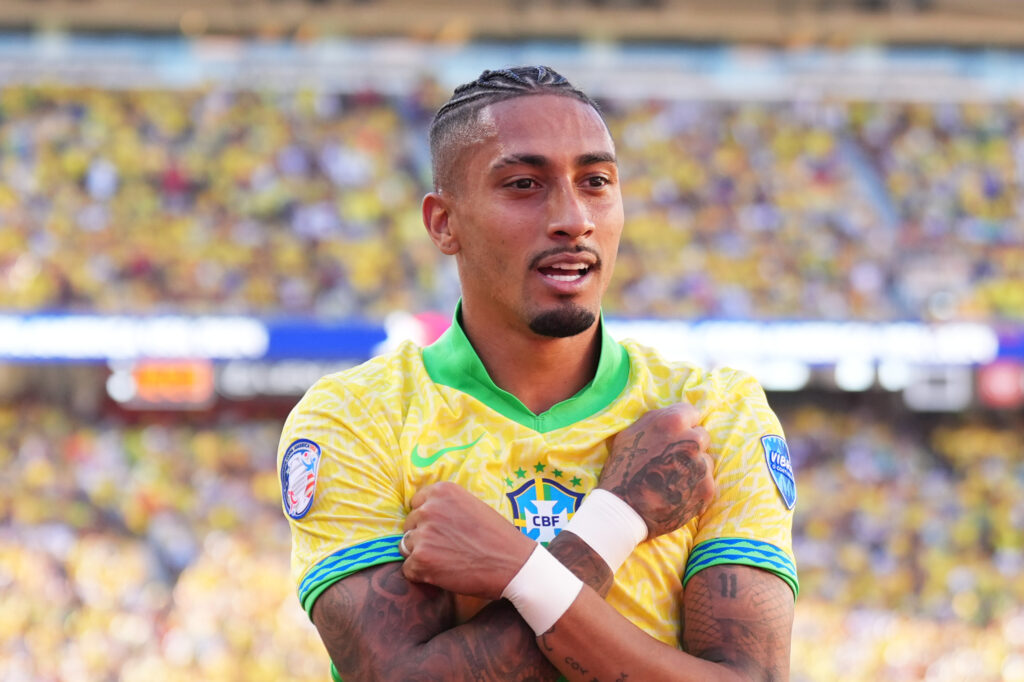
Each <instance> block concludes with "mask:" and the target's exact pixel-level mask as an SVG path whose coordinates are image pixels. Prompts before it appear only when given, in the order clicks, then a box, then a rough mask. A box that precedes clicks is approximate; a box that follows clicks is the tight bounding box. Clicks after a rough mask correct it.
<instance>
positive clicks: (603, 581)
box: [548, 531, 615, 597]
mask: <svg viewBox="0 0 1024 682" xmlns="http://www.w3.org/2000/svg"><path fill="white" fill-rule="evenodd" d="M548 551H550V552H551V553H552V554H554V555H555V558H556V559H558V560H559V561H560V562H562V565H563V566H567V567H568V568H570V569H571V570H572V572H573V573H575V574H576V577H577V578H579V579H580V580H582V581H583V582H585V583H586V584H587V585H590V587H592V588H593V589H594V591H595V592H597V593H598V594H599V595H601V596H602V597H604V596H606V595H607V594H608V591H609V590H610V589H612V584H613V583H614V582H615V576H614V575H613V574H612V571H611V569H610V568H608V564H606V563H605V562H604V559H602V558H601V555H599V554H598V553H597V552H595V551H594V550H593V549H591V548H590V545H588V544H587V543H586V542H584V541H583V540H581V539H580V538H579V537H578V536H576V535H574V534H573V533H572V532H571V531H565V532H562V533H559V534H558V535H557V536H556V537H555V539H554V540H553V541H552V542H551V544H550V545H548Z"/></svg>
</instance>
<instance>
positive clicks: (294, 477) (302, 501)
mask: <svg viewBox="0 0 1024 682" xmlns="http://www.w3.org/2000/svg"><path fill="white" fill-rule="evenodd" d="M319 468H320V446H319V445H317V444H316V443H314V442H313V441H311V440H307V439H305V438H300V439H299V440H297V441H295V442H293V443H292V444H291V445H289V446H288V449H287V450H285V453H284V457H283V458H282V460H281V495H282V498H283V499H284V510H285V512H287V514H288V516H290V517H292V518H293V519H301V518H302V517H303V516H305V515H306V514H307V513H308V512H309V508H310V507H312V506H313V491H314V490H315V489H316V474H317V471H318V470H319Z"/></svg>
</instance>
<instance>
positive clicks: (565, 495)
mask: <svg viewBox="0 0 1024 682" xmlns="http://www.w3.org/2000/svg"><path fill="white" fill-rule="evenodd" d="M538 466H543V465H538ZM556 471H557V470H556ZM574 480H578V479H574ZM506 497H508V499H509V501H510V502H511V503H512V523H513V524H515V526H516V527H517V528H519V530H521V531H522V532H523V534H524V535H526V537H528V538H530V539H532V540H536V541H537V542H539V543H541V544H542V545H545V546H546V545H547V544H548V543H549V542H551V541H552V540H554V539H555V536H556V535H558V534H559V533H561V532H562V529H563V528H564V527H565V524H567V523H569V518H570V517H571V516H572V515H573V514H575V513H576V510H577V509H578V508H579V506H580V502H582V501H583V497H584V493H578V492H575V491H573V490H569V489H568V488H566V487H565V486H564V485H562V484H561V483H559V482H558V481H554V480H552V479H550V478H541V477H540V476H537V477H534V478H530V479H529V480H527V481H526V482H525V483H524V484H522V485H521V486H519V487H518V488H517V489H515V490H513V491H512V492H510V493H506Z"/></svg>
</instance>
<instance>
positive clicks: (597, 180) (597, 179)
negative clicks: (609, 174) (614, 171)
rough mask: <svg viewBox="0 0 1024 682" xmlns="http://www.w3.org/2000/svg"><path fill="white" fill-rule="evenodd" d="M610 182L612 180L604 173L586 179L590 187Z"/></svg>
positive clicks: (601, 185)
mask: <svg viewBox="0 0 1024 682" xmlns="http://www.w3.org/2000/svg"><path fill="white" fill-rule="evenodd" d="M610 182H611V180H609V179H608V178H606V177H605V176H603V175H592V176H590V177H589V178H587V179H586V181H585V183H586V185H587V186H588V187H604V186H605V185H607V184H608V183H610Z"/></svg>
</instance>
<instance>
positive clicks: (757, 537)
mask: <svg viewBox="0 0 1024 682" xmlns="http://www.w3.org/2000/svg"><path fill="white" fill-rule="evenodd" d="M679 401H686V402H688V403H690V404H692V405H694V406H695V407H696V408H697V409H698V410H699V411H700V413H701V416H702V424H703V426H704V427H705V428H706V429H707V431H708V433H709V434H710V436H711V446H710V448H709V454H710V455H711V457H712V459H713V461H714V464H715V467H714V478H715V484H716V495H715V498H714V500H713V501H712V503H711V505H710V506H709V507H708V508H707V510H706V511H705V512H704V513H703V514H701V515H700V516H699V517H697V518H695V519H693V520H692V521H690V522H689V523H688V524H687V525H686V526H685V527H683V528H680V529H679V530H677V531H675V532H673V533H670V534H667V535H663V536H660V537H657V538H654V539H652V540H649V541H646V542H644V543H642V544H641V545H640V546H638V547H637V548H636V550H635V551H634V552H633V554H632V555H631V556H630V557H629V558H628V559H627V560H626V562H625V563H624V564H623V565H622V567H621V568H619V570H618V571H617V572H616V574H615V584H614V587H613V588H612V590H611V592H610V593H609V594H608V596H607V600H608V602H609V603H610V604H611V605H612V606H613V607H615V608H616V609H617V610H618V611H619V612H620V613H622V614H623V615H624V616H626V617H627V618H629V619H630V620H631V621H632V622H633V623H635V624H636V625H637V626H639V627H640V628H641V629H643V630H644V631H646V632H648V633H649V634H651V635H652V636H653V637H655V638H657V639H659V640H661V641H662V642H666V643H669V644H672V645H674V646H679V640H680V636H681V601H682V592H683V587H684V585H685V583H686V581H687V580H689V579H690V578H691V577H692V576H693V575H694V574H695V573H697V572H698V571H700V570H701V569H703V568H706V567H708V566H713V565H716V564H746V565H750V566H756V567H759V568H762V569H765V570H768V571H771V572H772V573H774V574H776V575H778V576H779V577H780V578H781V579H782V580H784V581H785V582H786V583H787V584H789V585H790V587H791V588H792V589H793V592H794V595H795V594H796V593H797V591H798V582H797V574H796V566H795V562H794V558H793V552H792V547H791V527H792V514H793V505H794V503H795V501H796V489H795V485H794V479H793V472H792V468H791V466H790V463H789V455H788V451H787V450H786V445H785V440H784V439H783V432H782V428H781V426H780V424H779V421H778V419H777V418H776V416H775V414H774V413H773V412H772V410H771V409H770V408H769V406H768V403H767V400H766V398H765V395H764V392H763V391H762V390H761V388H760V386H759V385H758V384H757V383H756V382H755V381H754V380H753V379H752V378H751V377H750V376H748V375H746V374H744V373H742V372H739V371H735V370H730V369H719V370H714V371H705V370H703V369H701V368H699V367H696V366H693V365H690V364H685V363H678V362H667V361H665V360H663V359H662V358H661V357H660V356H659V355H658V354H656V353H655V352H653V351H652V350H650V349H648V348H645V347H643V346H641V345H639V344H637V343H634V342H632V341H624V342H622V343H619V342H617V341H616V340H614V339H612V338H611V336H610V335H609V334H608V333H607V332H606V331H604V329H603V327H602V343H601V354H600V360H599V363H598V368H597V372H596V374H595V376H594V379H593V380H592V381H591V382H590V383H589V384H588V385H587V386H585V387H584V388H583V389H582V390H580V392H579V393H577V394H576V395H575V396H573V397H572V398H570V399H568V400H565V401H564V402H561V403H558V404H557V405H555V406H553V407H552V408H551V409H549V410H548V411H546V412H544V413H542V414H534V413H533V412H531V411H530V410H529V409H527V408H526V407H525V406H524V405H523V404H522V403H521V402H520V401H519V400H518V399H517V398H516V397H515V396H513V395H512V394H510V393H507V392H506V391H503V390H502V389H501V388H499V387H498V386H497V385H495V384H494V382H493V381H491V379H490V377H489V376H488V374H487V371H486V370H485V368H484V366H483V363H482V362H481V361H480V358H479V357H478V356H477V354H476V352H475V351H474V350H473V347H472V346H471V345H470V343H469V340H468V339H467V337H466V335H465V333H464V332H463V331H462V328H461V327H460V325H459V323H458V315H456V321H455V322H454V323H453V324H452V326H451V327H450V328H449V329H448V331H447V332H445V334H444V335H443V336H442V337H441V338H440V339H438V340H437V341H436V342H435V343H433V344H431V345H429V346H427V347H426V348H423V349H421V348H419V347H417V346H415V345H414V344H412V343H408V342H407V343H405V344H403V345H402V346H401V347H399V348H398V349H397V350H396V351H394V352H392V353H389V354H386V355H383V356H380V357H377V358H374V359H372V360H370V361H368V362H366V363H364V364H362V365H360V366H358V367H354V368H352V369H349V370H346V371H343V372H339V373H337V374H333V375H329V376H327V377H324V378H323V379H321V380H320V381H319V382H318V383H317V384H316V385H314V386H313V387H312V388H311V389H310V390H309V391H308V392H307V393H306V395H305V396H304V397H303V398H302V399H301V401H300V402H299V403H298V405H297V406H296V407H295V409H294V410H293V411H292V413H291V414H290V415H289V417H288V419H287V421H286V423H285V426H284V430H283V433H282V437H281V445H280V449H279V453H278V467H279V471H280V475H281V484H282V500H283V505H284V511H285V513H286V514H287V515H288V517H289V523H290V524H291V530H292V572H293V577H294V579H295V581H296V583H297V584H298V596H299V600H300V601H301V603H302V605H303V607H304V608H305V609H306V611H307V613H309V614H312V608H313V603H314V602H315V601H316V599H317V597H318V596H319V595H320V594H321V593H322V592H323V591H324V590H326V589H327V588H328V587H329V586H330V585H332V584H333V583H334V582H336V581H338V580H340V579H342V578H344V577H345V576H347V575H350V574H352V573H355V572H356V571H360V570H363V569H365V568H368V567H370V566H375V565H378V564H382V563H385V562H389V561H401V560H402V557H401V555H400V554H399V552H398V543H399V540H400V539H401V537H402V524H403V520H404V518H405V516H406V514H407V513H408V511H409V502H410V500H411V499H412V496H413V495H414V494H415V493H416V491H417V490H418V489H419V488H421V487H423V486H426V485H429V484H431V483H435V482H437V481H454V482H456V483H458V484H460V485H462V486H463V487H465V488H466V489H468V490H470V491H471V492H472V493H473V494H475V495H476V496H477V497H478V498H480V499H481V500H483V501H484V502H486V503H487V504H488V505H490V506H491V507H492V508H493V509H495V510H497V511H498V512H499V513H501V514H502V515H503V516H505V518H507V519H508V520H509V522H511V523H513V524H515V525H516V526H518V527H519V529H520V530H521V531H522V532H523V533H525V534H527V535H528V536H529V537H531V538H533V539H535V540H537V541H539V542H542V543H546V542H548V541H550V540H551V539H553V538H554V537H555V535H557V534H558V533H559V532H560V531H561V529H562V528H563V527H564V526H565V524H566V523H567V522H568V520H569V519H570V518H571V517H572V515H573V513H574V512H575V511H576V509H577V508H578V507H579V504H580V502H581V500H582V499H583V497H584V496H585V495H586V493H587V492H588V491H589V490H591V489H592V488H593V487H595V485H596V484H597V480H598V477H599V476H600V474H601V469H602V466H603V465H604V462H605V459H606V457H607V456H608V452H609V445H610V442H611V438H612V437H613V436H614V435H615V434H617V433H618V432H619V431H622V430H623V429H625V428H626V427H628V426H629V425H630V424H632V423H633V422H634V421H636V420H637V419H638V418H639V417H640V416H642V415H643V414H644V413H646V412H648V411H650V410H653V409H656V408H660V407H665V406H668V405H671V404H673V403H676V402H679Z"/></svg>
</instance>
